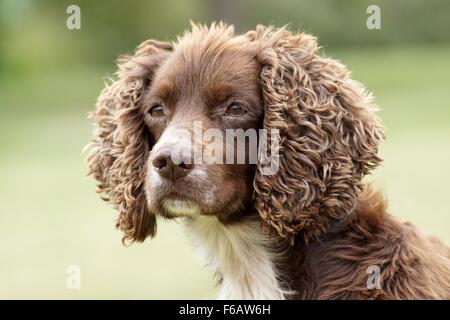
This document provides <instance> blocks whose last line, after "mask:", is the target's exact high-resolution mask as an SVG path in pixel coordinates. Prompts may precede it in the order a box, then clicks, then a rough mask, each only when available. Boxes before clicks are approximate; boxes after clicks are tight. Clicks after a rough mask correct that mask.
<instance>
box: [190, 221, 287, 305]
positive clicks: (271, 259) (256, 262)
mask: <svg viewBox="0 0 450 320" xmlns="http://www.w3.org/2000/svg"><path fill="white" fill-rule="evenodd" d="M185 226H186V230H187V234H188V237H189V238H190V239H191V241H192V242H193V245H194V246H195V248H196V249H197V250H198V251H199V252H200V254H201V255H202V257H203V258H204V259H205V260H206V261H207V263H208V265H209V266H210V267H211V268H212V269H213V271H215V272H217V273H219V274H220V275H221V276H222V278H223V282H222V286H221V288H220V292H219V296H218V299H238V300H240V299H285V297H286V295H288V294H290V293H291V292H289V291H288V290H285V289H283V288H282V286H281V283H280V279H279V276H278V275H277V273H276V268H275V261H276V259H277V258H278V257H279V255H280V252H275V250H274V249H273V248H272V249H271V247H273V245H272V246H271V241H270V240H269V239H268V237H267V236H265V235H263V234H261V233H260V232H259V231H258V230H259V223H258V222H256V221H247V222H242V223H238V224H233V225H230V226H224V225H223V224H222V223H220V222H219V220H218V219H217V218H216V217H206V216H197V217H189V218H185Z"/></svg>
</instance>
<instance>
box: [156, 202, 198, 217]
mask: <svg viewBox="0 0 450 320" xmlns="http://www.w3.org/2000/svg"><path fill="white" fill-rule="evenodd" d="M163 207H164V209H166V210H167V211H169V212H170V213H172V214H173V215H175V216H180V217H194V216H198V215H200V207H199V206H198V204H197V203H196V202H195V201H192V200H172V199H164V200H163Z"/></svg>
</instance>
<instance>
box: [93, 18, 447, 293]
mask: <svg viewBox="0 0 450 320" xmlns="http://www.w3.org/2000/svg"><path fill="white" fill-rule="evenodd" d="M118 65H119V71H118V79H117V80H116V81H114V82H113V83H112V84H111V85H108V86H107V87H106V88H105V89H104V90H103V92H102V93H101V95H100V97H99V99H98V102H97V108H96V111H95V112H94V113H93V114H92V118H93V119H94V121H95V131H94V135H93V138H92V142H91V144H90V148H89V155H88V158H87V159H88V160H87V161H88V165H89V168H90V174H92V175H93V176H94V177H95V179H96V180H97V181H98V192H99V193H100V194H101V195H102V197H103V199H105V200H107V201H109V202H110V203H111V204H112V205H113V206H114V208H115V209H117V210H118V211H119V217H118V219H117V226H118V228H120V229H121V230H122V231H123V232H124V241H138V242H142V241H144V240H145V239H146V238H147V237H153V236H154V235H155V233H156V217H157V216H158V215H159V216H161V217H165V218H180V219H183V220H184V221H185V225H186V228H187V230H188V232H189V234H190V235H191V237H192V240H193V242H194V244H195V246H196V247H198V249H199V250H200V251H201V252H202V254H204V255H205V257H206V258H207V259H208V260H209V262H210V266H211V267H212V268H213V270H214V271H215V272H216V273H217V275H218V276H219V277H220V279H221V289H220V295H219V298H223V299H448V298H450V249H449V248H448V247H446V246H445V245H444V244H442V243H441V242H440V241H438V240H437V239H432V238H426V237H424V236H422V235H420V234H419V233H418V231H417V230H416V229H415V228H414V227H413V226H412V225H411V224H409V223H405V224H402V223H399V222H397V221H396V220H395V219H394V218H393V217H392V216H390V215H389V214H387V213H386V206H385V201H384V200H383V198H382V196H381V195H380V194H379V193H378V192H374V191H372V189H371V187H370V186H368V185H364V184H363V183H362V178H363V176H364V175H366V174H368V173H369V172H370V171H371V170H372V169H374V168H375V167H376V166H377V165H378V164H379V163H380V162H381V159H380V158H379V157H378V156H377V151H378V143H379V142H380V140H381V139H383V129H382V126H381V125H380V123H379V121H378V119H377V118H376V116H375V115H374V111H375V110H376V107H375V105H374V104H373V102H372V97H371V95H370V94H368V93H366V91H365V89H364V88H363V86H362V85H361V84H359V83H358V82H356V81H354V80H352V79H351V78H350V77H349V72H348V71H347V70H346V68H345V67H344V66H343V65H342V64H340V63H338V62H337V61H335V60H332V59H327V58H324V57H322V56H320V55H319V54H318V47H317V42H316V39H315V38H314V37H311V36H309V35H307V34H293V33H291V32H289V31H288V30H286V29H285V28H281V29H275V28H270V27H262V26H259V27H257V29H256V30H255V31H250V32H248V33H247V34H244V35H240V36H235V35H234V33H233V28H232V27H227V26H225V25H223V24H213V25H212V26H210V27H206V26H197V25H193V27H192V30H191V31H189V32H186V33H185V34H184V35H183V36H181V37H180V38H179V39H178V40H177V41H176V42H174V43H166V42H159V41H154V40H148V41H145V42H144V43H142V44H141V45H140V46H139V47H138V49H137V51H136V53H135V54H134V55H132V56H124V57H122V58H121V59H120V60H119V64H118ZM195 122H200V123H201V125H202V128H201V131H202V132H206V131H207V130H209V129H214V130H216V131H217V130H218V131H219V132H222V133H223V134H224V135H225V133H226V131H227V130H229V129H242V130H243V131H244V130H258V129H266V130H267V131H268V132H271V131H273V132H276V133H277V138H276V139H273V138H271V139H270V140H269V142H270V143H268V145H269V147H267V148H268V153H270V154H271V155H272V156H275V157H274V158H273V159H274V160H275V161H277V166H276V169H277V170H276V171H275V172H273V173H272V174H265V173H264V172H263V169H264V168H263V166H262V164H261V163H260V162H259V161H256V162H255V163H251V162H250V161H244V162H243V163H242V162H239V161H232V163H228V162H227V163H223V162H220V161H217V162H214V163H204V162H201V161H200V162H198V161H191V160H192V158H191V157H190V156H191V155H192V153H191V151H192V144H191V142H192V140H190V139H188V138H186V139H183V138H180V136H179V135H178V134H176V132H177V130H180V129H182V130H184V131H185V132H188V133H193V131H194V123H195ZM194 140H195V139H194ZM258 140H261V139H260V138H258ZM274 140H276V141H274ZM210 141H211V139H210V140H208V139H207V141H203V140H202V141H200V142H198V141H194V143H197V142H198V145H199V146H200V149H201V151H205V149H206V148H207V145H208V143H209V142H210ZM248 141H249V140H248V139H244V142H242V141H241V144H242V143H243V144H244V145H245V150H247V151H248V150H250V149H251V146H249V142H248ZM272 142H276V144H275V145H276V146H275V147H274V145H273V144H272ZM215 146H216V147H215V148H213V153H214V154H215V155H214V157H216V159H217V158H219V159H220V158H221V157H223V156H224V154H225V149H226V148H230V144H229V143H228V142H227V143H219V144H215ZM231 148H232V149H233V148H237V147H236V146H234V145H233V146H231ZM175 149H177V150H179V151H180V150H181V151H184V153H183V155H182V156H180V158H179V159H178V160H177V161H175V160H174V158H173V152H172V151H173V150H175ZM209 151H211V150H209ZM186 152H187V155H188V156H186ZM217 156H219V157H217ZM258 159H259V158H258ZM233 160H236V159H235V158H233ZM247 160H248V159H247ZM371 277H373V278H372V279H371ZM372 280H373V281H372Z"/></svg>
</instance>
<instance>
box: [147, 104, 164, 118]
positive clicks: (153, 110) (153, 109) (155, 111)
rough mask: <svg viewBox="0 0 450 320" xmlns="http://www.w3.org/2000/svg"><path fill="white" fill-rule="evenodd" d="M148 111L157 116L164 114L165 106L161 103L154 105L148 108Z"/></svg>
mask: <svg viewBox="0 0 450 320" xmlns="http://www.w3.org/2000/svg"><path fill="white" fill-rule="evenodd" d="M148 113H149V114H150V115H151V116H152V117H155V118H158V117H163V116H164V107H163V106H162V105H160V104H157V105H154V106H153V107H151V108H150V110H148Z"/></svg>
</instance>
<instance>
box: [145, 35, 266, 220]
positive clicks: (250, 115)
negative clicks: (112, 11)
mask: <svg viewBox="0 0 450 320" xmlns="http://www.w3.org/2000/svg"><path fill="white" fill-rule="evenodd" d="M208 44H209V45H208ZM259 72H260V66H259V64H258V63H257V62H256V60H255V59H254V57H253V56H252V55H251V52H249V51H248V50H245V49H243V48H242V47H240V46H238V45H237V44H235V45H233V44H230V43H227V42H216V43H208V42H204V43H200V44H199V43H198V42H191V43H186V44H184V45H183V46H182V47H181V48H179V49H175V50H174V51H173V52H172V53H171V55H170V56H169V57H167V59H165V60H164V61H163V62H161V64H160V66H159V67H158V68H157V69H156V71H155V74H154V76H153V80H152V83H151V85H150V86H149V88H148V90H147V92H146V93H145V94H144V96H143V99H142V105H141V111H142V114H143V117H144V121H145V125H146V127H147V129H148V132H149V139H150V141H151V144H152V148H151V150H150V152H149V155H148V160H147V165H146V178H145V192H146V198H147V203H148V206H149V209H150V210H151V211H152V212H156V213H158V214H161V215H163V216H165V217H169V218H170V217H178V216H184V215H198V214H205V215H216V216H218V217H219V219H221V220H222V221H226V220H228V219H229V218H230V217H232V216H233V215H235V214H239V213H240V212H242V211H244V210H245V209H246V208H248V207H249V206H250V203H251V199H252V191H253V188H252V183H253V175H254V168H255V165H254V164H251V163H249V162H250V161H249V159H250V157H248V156H246V157H245V158H244V159H245V160H246V161H244V163H237V162H238V161H237V157H236V156H235V157H233V159H227V157H226V150H227V148H232V149H233V150H236V154H237V151H238V150H246V151H249V148H248V146H244V148H245V149H242V146H241V145H239V144H242V143H246V144H248V143H250V142H249V139H245V140H244V141H243V140H241V139H233V141H229V143H228V144H227V141H226V135H227V132H231V131H232V130H233V129H242V130H243V131H247V130H248V129H254V130H256V129H258V128H260V127H261V126H262V120H263V115H264V107H263V101H262V97H261V92H260V86H259ZM195 128H197V129H195ZM195 130H197V132H195ZM214 130H215V131H216V132H217V131H218V132H219V133H220V134H216V135H215V136H214V137H213V136H212V135H209V136H208V135H207V133H208V132H214ZM182 133H186V136H183V135H182ZM196 134H197V136H196ZM221 138H222V139H221ZM220 140H221V141H220ZM230 142H232V143H230ZM196 147H197V148H198V150H197V152H198V154H199V155H200V157H198V156H197V157H196V156H195V155H194V148H196ZM175 150H179V151H180V152H184V156H183V157H180V158H179V159H176V157H175V156H176V155H177V153H176V152H174V151H175ZM252 150H253V149H252ZM208 155H212V156H213V157H214V160H217V161H208V160H212V159H205V158H206V157H207V156H208ZM227 160H228V161H227ZM230 160H231V161H230Z"/></svg>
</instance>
